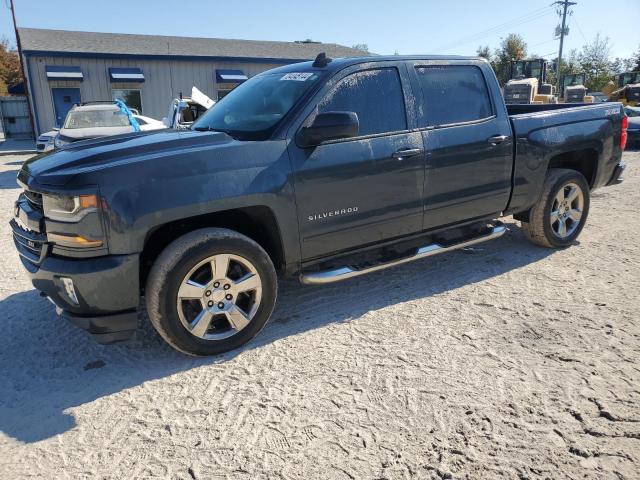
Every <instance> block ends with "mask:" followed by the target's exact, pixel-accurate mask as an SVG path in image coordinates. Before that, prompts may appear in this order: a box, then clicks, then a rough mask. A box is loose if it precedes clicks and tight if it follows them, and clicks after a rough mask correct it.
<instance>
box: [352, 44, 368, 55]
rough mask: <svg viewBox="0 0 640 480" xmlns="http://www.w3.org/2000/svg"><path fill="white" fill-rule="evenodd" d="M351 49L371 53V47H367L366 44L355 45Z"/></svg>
mask: <svg viewBox="0 0 640 480" xmlns="http://www.w3.org/2000/svg"><path fill="white" fill-rule="evenodd" d="M351 48H355V49H356V50H361V51H363V52H366V53H369V45H367V44H366V43H356V44H355V45H352V46H351Z"/></svg>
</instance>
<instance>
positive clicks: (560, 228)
mask: <svg viewBox="0 0 640 480" xmlns="http://www.w3.org/2000/svg"><path fill="white" fill-rule="evenodd" d="M589 193H590V191H589V185H588V184H587V181H586V179H585V178H584V176H583V175H582V174H581V173H580V172H577V171H575V170H569V169H565V168H552V169H550V170H549V172H548V174H547V178H546V179H545V181H544V185H543V187H542V194H541V195H540V198H539V199H538V202H537V203H536V204H535V205H534V206H533V207H532V208H531V210H530V211H529V221H528V222H522V230H523V232H524V234H525V235H526V237H527V238H528V239H529V240H530V241H531V242H533V243H535V244H537V245H541V246H543V247H548V248H563V247H568V246H569V245H571V244H572V243H573V242H574V241H575V239H576V238H578V235H580V232H581V231H582V229H583V228H584V225H585V223H586V221H587V216H588V214H589V200H590V198H589Z"/></svg>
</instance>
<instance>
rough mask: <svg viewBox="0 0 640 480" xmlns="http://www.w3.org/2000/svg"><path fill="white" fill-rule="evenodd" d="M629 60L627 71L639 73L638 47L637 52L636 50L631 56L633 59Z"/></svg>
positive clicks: (639, 47)
mask: <svg viewBox="0 0 640 480" xmlns="http://www.w3.org/2000/svg"><path fill="white" fill-rule="evenodd" d="M630 60H631V62H630V64H629V67H630V68H629V70H633V71H634V72H640V45H638V50H636V53H634V54H633V57H631V58H630Z"/></svg>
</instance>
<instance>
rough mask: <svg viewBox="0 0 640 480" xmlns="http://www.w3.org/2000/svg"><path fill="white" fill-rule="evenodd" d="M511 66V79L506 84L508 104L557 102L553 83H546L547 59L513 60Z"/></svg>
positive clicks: (505, 90)
mask: <svg viewBox="0 0 640 480" xmlns="http://www.w3.org/2000/svg"><path fill="white" fill-rule="evenodd" d="M510 67H511V69H510V75H509V78H510V80H509V81H508V82H507V83H506V84H505V86H504V101H505V103H506V104H508V105H513V104H527V103H537V104H540V103H557V98H556V96H555V89H554V87H553V85H551V84H549V83H545V79H546V76H547V62H546V60H544V59H542V58H537V59H533V60H512V61H511V62H510Z"/></svg>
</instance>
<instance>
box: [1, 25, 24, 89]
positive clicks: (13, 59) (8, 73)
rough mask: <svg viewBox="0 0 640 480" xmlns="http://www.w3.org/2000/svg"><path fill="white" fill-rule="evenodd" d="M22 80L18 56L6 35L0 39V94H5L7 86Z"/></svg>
mask: <svg viewBox="0 0 640 480" xmlns="http://www.w3.org/2000/svg"><path fill="white" fill-rule="evenodd" d="M21 81H22V73H21V71H20V58H19V57H18V52H17V50H16V49H15V48H13V47H12V46H11V43H10V42H9V40H8V39H7V38H6V37H3V38H1V39H0V95H6V94H7V88H8V87H10V86H11V85H15V84H16V83H20V82H21Z"/></svg>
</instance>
